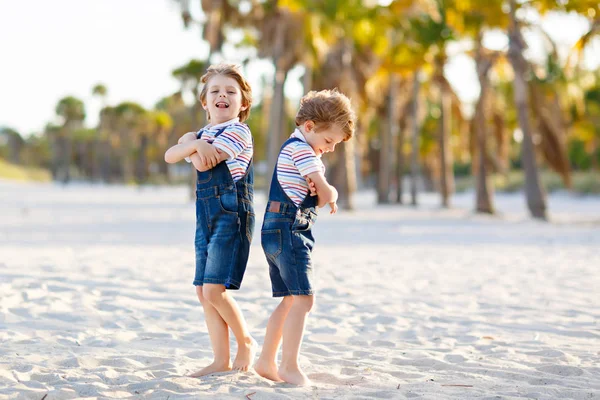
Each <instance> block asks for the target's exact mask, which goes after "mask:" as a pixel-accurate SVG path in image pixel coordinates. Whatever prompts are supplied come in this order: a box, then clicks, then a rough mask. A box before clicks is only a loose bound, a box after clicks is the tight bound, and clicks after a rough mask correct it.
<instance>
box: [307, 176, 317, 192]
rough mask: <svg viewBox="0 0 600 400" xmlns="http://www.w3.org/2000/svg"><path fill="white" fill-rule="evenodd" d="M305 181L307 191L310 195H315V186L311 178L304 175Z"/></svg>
mask: <svg viewBox="0 0 600 400" xmlns="http://www.w3.org/2000/svg"><path fill="white" fill-rule="evenodd" d="M306 183H308V191H309V192H310V195H311V196H316V195H317V187H316V186H315V183H314V182H313V181H312V179H310V178H309V177H308V176H307V177H306Z"/></svg>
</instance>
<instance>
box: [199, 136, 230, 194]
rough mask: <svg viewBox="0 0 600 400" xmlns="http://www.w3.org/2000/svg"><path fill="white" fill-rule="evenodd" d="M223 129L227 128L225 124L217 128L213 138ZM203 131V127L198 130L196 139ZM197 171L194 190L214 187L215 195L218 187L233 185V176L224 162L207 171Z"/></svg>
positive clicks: (226, 187) (225, 187)
mask: <svg viewBox="0 0 600 400" xmlns="http://www.w3.org/2000/svg"><path fill="white" fill-rule="evenodd" d="M225 129H227V126H224V127H223V128H221V129H219V130H218V131H217V133H216V134H215V138H217V137H218V136H219V135H220V134H222V133H223V132H224V131H225ZM203 133H204V129H201V130H200V132H198V136H197V137H198V139H200V138H202V134H203ZM197 172H198V174H197V176H198V179H197V180H196V190H206V189H210V188H214V190H215V195H218V192H219V189H222V190H225V189H228V188H230V187H231V186H233V178H232V177H231V173H230V172H229V167H227V163H226V162H221V163H219V164H217V165H216V166H215V167H214V168H212V169H209V170H208V171H204V172H200V171H197Z"/></svg>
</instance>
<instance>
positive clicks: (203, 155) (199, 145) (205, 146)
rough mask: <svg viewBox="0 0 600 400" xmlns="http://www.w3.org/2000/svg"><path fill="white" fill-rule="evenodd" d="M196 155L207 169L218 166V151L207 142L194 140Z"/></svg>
mask: <svg viewBox="0 0 600 400" xmlns="http://www.w3.org/2000/svg"><path fill="white" fill-rule="evenodd" d="M195 147H196V153H198V156H199V157H200V161H201V162H202V164H204V165H206V166H207V167H209V168H214V167H215V166H216V165H217V164H219V162H220V160H219V151H218V150H217V149H216V147H214V146H212V145H210V144H209V143H208V142H206V141H204V140H202V139H198V140H196V146H195Z"/></svg>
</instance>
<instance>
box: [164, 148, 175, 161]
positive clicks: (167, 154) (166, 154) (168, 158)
mask: <svg viewBox="0 0 600 400" xmlns="http://www.w3.org/2000/svg"><path fill="white" fill-rule="evenodd" d="M165 162H166V163H168V164H173V163H175V162H177V161H175V159H174V158H173V156H172V155H171V154H169V152H168V151H167V152H166V153H165Z"/></svg>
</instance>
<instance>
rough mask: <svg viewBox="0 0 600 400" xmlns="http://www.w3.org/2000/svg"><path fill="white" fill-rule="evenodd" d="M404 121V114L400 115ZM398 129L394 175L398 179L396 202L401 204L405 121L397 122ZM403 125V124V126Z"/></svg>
mask: <svg viewBox="0 0 600 400" xmlns="http://www.w3.org/2000/svg"><path fill="white" fill-rule="evenodd" d="M402 118H403V119H404V121H406V115H403V117H402ZM399 125H400V129H399V131H398V141H397V143H396V146H397V147H396V150H397V162H396V177H397V179H398V188H397V191H396V202H397V203H398V204H403V199H402V197H403V195H404V190H403V182H404V137H405V130H406V123H404V124H402V123H400V122H399ZM403 125H404V126H403Z"/></svg>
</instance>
